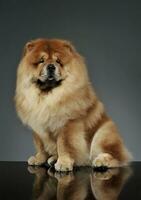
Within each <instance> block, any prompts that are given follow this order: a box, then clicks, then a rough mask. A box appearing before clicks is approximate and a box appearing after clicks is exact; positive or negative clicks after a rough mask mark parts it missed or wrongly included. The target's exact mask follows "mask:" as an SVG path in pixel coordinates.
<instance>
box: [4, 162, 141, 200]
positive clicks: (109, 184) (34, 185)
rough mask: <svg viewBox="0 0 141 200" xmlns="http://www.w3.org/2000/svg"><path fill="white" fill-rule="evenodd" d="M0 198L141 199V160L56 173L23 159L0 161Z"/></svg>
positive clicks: (21, 199) (29, 199)
mask: <svg viewBox="0 0 141 200" xmlns="http://www.w3.org/2000/svg"><path fill="white" fill-rule="evenodd" d="M0 199H1V200H11V199H12V200H23V199H24V200H33V199H34V200H35V199H36V200H55V199H59V200H88V199H90V200H91V199H97V200H117V199H124V200H130V199H133V200H134V199H135V200H138V199H141V163H140V162H134V163H132V165H131V166H130V167H127V168H120V169H119V168H117V169H112V170H108V171H106V172H95V171H94V170H92V169H91V168H79V169H76V170H75V171H74V172H73V173H68V174H59V173H55V172H54V171H53V170H51V169H48V168H46V167H28V166H27V164H26V163H24V162H0Z"/></svg>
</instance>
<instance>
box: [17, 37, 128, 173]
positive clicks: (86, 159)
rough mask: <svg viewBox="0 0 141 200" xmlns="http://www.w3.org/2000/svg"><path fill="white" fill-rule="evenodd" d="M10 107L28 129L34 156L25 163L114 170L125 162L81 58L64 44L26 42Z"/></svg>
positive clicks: (63, 168)
mask: <svg viewBox="0 0 141 200" xmlns="http://www.w3.org/2000/svg"><path fill="white" fill-rule="evenodd" d="M15 100H16V108H17V112H18V115H19V116H20V118H21V119H22V121H23V123H24V124H27V125H28V126H30V127H31V128H32V129H33V130H34V140H35V145H36V147H37V154H36V155H35V156H32V157H31V158H30V159H29V160H28V163H29V165H41V164H42V163H44V162H46V161H47V160H48V158H49V160H48V162H49V163H52V162H56V161H57V162H56V164H55V169H56V170H57V171H67V170H68V171H71V170H72V169H73V166H74V165H78V166H79V165H83V166H84V165H93V166H103V165H104V166H107V167H115V166H120V165H124V164H126V163H127V162H128V160H129V154H128V151H127V150H126V148H125V146H124V144H123V142H122V140H121V138H120V136H119V134H118V131H117V129H116V127H115V124H114V123H113V121H112V120H111V119H110V118H109V117H108V116H107V115H106V113H105V111H104V107H103V104H102V103H101V102H100V101H99V99H98V98H97V97H96V94H95V92H94V90H93V89H92V86H91V84H90V82H89V78H88V75H87V70H86V66H85V63H84V60H83V59H82V57H81V56H80V55H79V54H78V53H77V51H76V50H75V48H74V47H73V46H72V45H71V44H70V43H69V42H67V41H63V40H46V39H38V40H35V41H32V42H29V43H27V44H26V46H25V49H24V54H23V58H22V60H21V62H20V64H19V68H18V73H17V88H16V96H15Z"/></svg>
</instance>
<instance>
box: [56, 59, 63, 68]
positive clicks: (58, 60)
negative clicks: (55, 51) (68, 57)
mask: <svg viewBox="0 0 141 200" xmlns="http://www.w3.org/2000/svg"><path fill="white" fill-rule="evenodd" d="M56 62H57V63H58V64H59V65H61V66H63V64H62V62H61V60H60V59H59V58H57V60H56Z"/></svg>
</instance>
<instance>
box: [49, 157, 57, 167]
mask: <svg viewBox="0 0 141 200" xmlns="http://www.w3.org/2000/svg"><path fill="white" fill-rule="evenodd" d="M56 161H57V156H51V157H49V158H48V160H47V162H48V164H49V165H50V166H51V167H52V166H53V165H54V164H55V163H56Z"/></svg>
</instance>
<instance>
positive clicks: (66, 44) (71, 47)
mask: <svg viewBox="0 0 141 200" xmlns="http://www.w3.org/2000/svg"><path fill="white" fill-rule="evenodd" d="M63 42H64V47H66V48H67V49H68V50H69V51H70V52H71V53H75V52H76V49H75V47H74V46H73V44H72V43H71V42H69V41H67V40H64V41H63Z"/></svg>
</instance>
